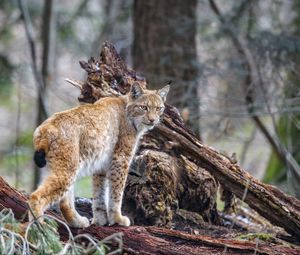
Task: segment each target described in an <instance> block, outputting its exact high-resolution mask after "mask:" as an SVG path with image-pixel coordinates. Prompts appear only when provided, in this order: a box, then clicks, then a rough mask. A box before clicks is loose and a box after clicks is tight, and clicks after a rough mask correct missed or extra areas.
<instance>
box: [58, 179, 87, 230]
mask: <svg viewBox="0 0 300 255" xmlns="http://www.w3.org/2000/svg"><path fill="white" fill-rule="evenodd" d="M59 206H60V211H61V213H62V214H63V216H64V218H65V220H66V221H67V222H68V224H69V225H70V226H71V227H75V228H86V227H88V226H89V225H90V223H89V220H88V218H86V217H83V216H81V215H80V214H79V213H78V212H77V211H76V209H75V204H74V187H73V185H72V187H71V188H70V190H69V191H68V192H67V193H66V194H65V195H64V197H63V198H62V199H61V200H60V203H59Z"/></svg>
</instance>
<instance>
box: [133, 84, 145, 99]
mask: <svg viewBox="0 0 300 255" xmlns="http://www.w3.org/2000/svg"><path fill="white" fill-rule="evenodd" d="M143 93H144V91H143V89H142V87H141V85H140V84H139V83H137V82H135V83H133V84H132V86H131V89H130V94H131V96H132V98H134V99H136V98H138V97H140V96H141V95H142V94H143Z"/></svg>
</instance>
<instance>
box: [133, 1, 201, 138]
mask: <svg viewBox="0 0 300 255" xmlns="http://www.w3.org/2000/svg"><path fill="white" fill-rule="evenodd" d="M196 9H197V1H196V0H188V1H180V0H175V1H174V0H164V1H160V0H152V1H142V0H135V1H134V7H133V26H134V40H133V47H132V53H133V66H134V68H135V69H136V70H137V71H138V72H140V73H142V74H143V75H145V76H146V77H147V80H148V84H149V88H150V89H157V88H160V87H162V85H163V84H165V83H166V82H167V81H170V80H171V81H173V82H172V84H171V87H172V88H171V90H170V92H169V97H168V102H169V103H170V104H172V105H174V106H175V107H177V108H178V109H179V110H180V111H182V110H184V112H185V114H184V117H185V118H184V119H185V121H186V122H187V124H188V126H190V127H191V128H192V129H193V130H194V132H195V133H196V134H197V135H199V122H198V120H199V97H198V95H197V93H198V75H199V65H198V60H197V49H196V23H197V22H196Z"/></svg>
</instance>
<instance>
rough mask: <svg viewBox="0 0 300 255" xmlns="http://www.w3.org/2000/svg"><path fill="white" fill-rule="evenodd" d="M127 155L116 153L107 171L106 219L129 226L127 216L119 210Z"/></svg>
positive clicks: (127, 162)
mask: <svg viewBox="0 0 300 255" xmlns="http://www.w3.org/2000/svg"><path fill="white" fill-rule="evenodd" d="M129 160H130V157H129V156H125V155H118V156H115V158H114V159H113V161H112V165H111V169H110V172H109V178H108V179H109V211H108V221H109V224H110V225H114V224H119V225H122V226H130V220H129V218H128V217H126V216H123V215H122V212H121V206H122V198H123V193H124V188H125V183H126V179H127V175H128V167H129Z"/></svg>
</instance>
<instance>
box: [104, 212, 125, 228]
mask: <svg viewBox="0 0 300 255" xmlns="http://www.w3.org/2000/svg"><path fill="white" fill-rule="evenodd" d="M114 224H118V225H121V226H125V227H129V226H130V220H129V218H128V217H127V216H123V215H121V214H120V215H115V217H113V218H112V219H110V220H109V225H114Z"/></svg>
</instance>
